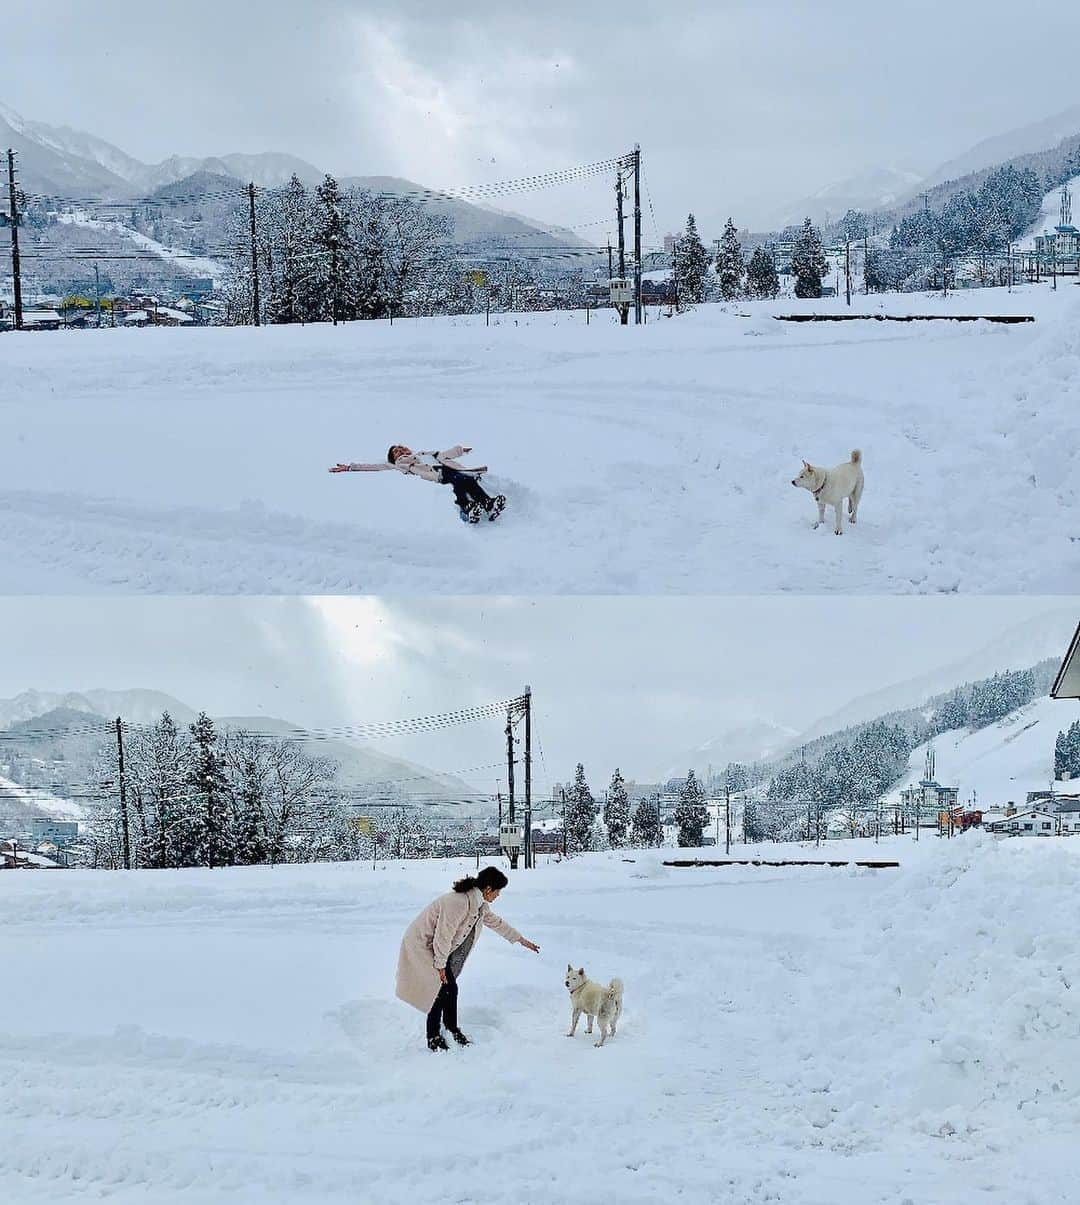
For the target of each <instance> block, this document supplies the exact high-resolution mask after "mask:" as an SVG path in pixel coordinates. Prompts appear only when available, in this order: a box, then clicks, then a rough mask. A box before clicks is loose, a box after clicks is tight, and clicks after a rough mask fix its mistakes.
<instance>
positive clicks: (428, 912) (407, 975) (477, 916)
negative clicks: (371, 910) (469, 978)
mask: <svg viewBox="0 0 1080 1205" xmlns="http://www.w3.org/2000/svg"><path fill="white" fill-rule="evenodd" d="M507 882H508V880H507V877H506V875H504V874H503V873H502V871H501V870H497V869H496V868H495V867H494V866H485V867H484V869H483V870H481V871H480V873H479V874H478V875H477V876H476V878H472V877H471V876H467V877H466V878H464V879H459V880H458V881H457V882H456V883H455V884H454V889H453V891H448V892H447V893H446V894H445V895H440V896H439V898H438V899H437V900H432V902H431V903H430V904H428V906H427V907H426V908H425V909H424V910H423V912H421V913H420V915H419V916H418V917H417V918H416V919H415V920H414V921H413V923H412V924H411V925H410V926H409V927H408V929H406V930H405V936H404V937H403V938H402V939H401V953H400V954H399V955H398V968H397V994H398V997H399V998H400V999H401V1000H404V1001H405V1003H406V1004H411V1005H412V1006H413V1008H417V1009H419V1010H420V1011H421V1012H422V1013H427V1040H428V1049H429V1050H449V1049H450V1048H449V1047H448V1046H447V1044H446V1039H445V1038H444V1037H443V1036H442V1032H441V1031H442V1026H443V1025H444V1024H445V1026H446V1028H447V1029H448V1030H449V1031H450V1033H451V1034H452V1035H453V1038H454V1041H455V1042H457V1044H458V1045H459V1046H468V1044H469V1039H468V1038H467V1037H466V1036H465V1035H464V1034H463V1033H462V1032H461V1030H460V1029H458V1020H457V995H458V989H457V980H458V976H459V975H460V974H461V968H462V967H463V966H464V965H465V959H466V958H468V956H469V952H470V951H471V950H472V948H473V946H474V944H475V943H476V939H477V938H478V937H479V936H480V929H481V928H482V927H483V926H484V925H487V927H488V928H489V929H494V930H495V932H496V933H498V934H499V936H500V937H505V938H506V940H507V941H509V942H512V943H514V944H515V945H522V946H525V947H526V948H527V949H529V950H532V951H533V952H534V953H536V954H539V953H540V947H539V946H535V945H533V943H532V942H531V941H526V939H525V938H524V937H522V936H521V934H520V933H519V932H518V931H517V930H516V929H515V928H513V927H512V926H511V925H508V924H507V923H506V921H504V920H503V919H502V917H501V916H496V915H495V913H494V912H492V911H491V908H490V905H491V904H492V903H494V902H495V900H497V899H498V898H499V892H500V891H502V889H503V888H504V887H505V886H506V884H507Z"/></svg>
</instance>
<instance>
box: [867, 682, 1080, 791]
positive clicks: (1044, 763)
mask: <svg viewBox="0 0 1080 1205" xmlns="http://www.w3.org/2000/svg"><path fill="white" fill-rule="evenodd" d="M1077 718H1080V708H1077V707H1076V706H1074V705H1071V704H1069V703H1067V702H1064V701H1062V700H1059V699H1050V698H1043V699H1037V700H1036V701H1035V702H1034V703H1029V704H1028V705H1027V706H1026V707H1021V708H1019V710H1017V711H1014V712H1011V713H1010V714H1009V715H1007V716H1005V718H1004V719H1001V720H999V721H998V722H997V723H995V724H990V725H989V726H988V727H986V728H980V729H978V730H977V731H970V730H968V729H966V728H964V729H958V730H953V731H950V732H945V733H942V734H941V735H940V736H937V737H935V738H934V740H933V741H931V742H929V745H920V746H919V747H918V748H917V749H915V750H914V752H913V753H912V754H911V761H910V767H911V768H910V771H909V773H908V774H907V775H906V776H905V778H904V779H903V781H902V782H901V783H899V784H898V785H897V786H896V788H895V790H893V791H891V792H890V794H889V798H895V797H897V796H898V794H899V792H900V791H901V790H903V789H904V788H905V787H908V786H912V785H914V784H915V783H917V782H919V781H920V780H921V779H922V777H923V773H924V767H925V762H926V751H927V748H928V747H930V746H932V747H933V750H934V758H935V763H936V770H935V777H936V779H937V781H938V782H940V783H943V784H945V785H946V786H955V787H958V788H959V790H960V794H959V799H960V802H961V803H962V804H965V805H966V804H969V803H970V802H971V801H972V798H973V797H974V799H975V801H976V803H977V805H978V806H979V807H981V808H984V809H986V808H995V809H997V808H1001V807H1003V806H1004V805H1005V804H1006V803H1008V802H1010V801H1012V802H1015V803H1017V804H1023V802H1024V800H1025V798H1026V793H1027V792H1028V791H1040V790H1047V789H1048V788H1049V787H1050V783H1051V781H1052V780H1053V777H1054V742H1055V740H1056V739H1057V735H1058V733H1059V732H1061V731H1062V730H1063V729H1065V728H1068V726H1069V725H1070V724H1071V723H1073V721H1074V720H1076V719H1077ZM1058 785H1059V788H1060V786H1061V784H1058ZM1078 788H1080V783H1074V784H1072V788H1071V789H1073V790H1076V789H1078Z"/></svg>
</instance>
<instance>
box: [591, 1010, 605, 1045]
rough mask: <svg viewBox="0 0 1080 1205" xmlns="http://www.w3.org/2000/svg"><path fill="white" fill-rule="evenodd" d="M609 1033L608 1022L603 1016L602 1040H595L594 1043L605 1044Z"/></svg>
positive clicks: (601, 1021)
mask: <svg viewBox="0 0 1080 1205" xmlns="http://www.w3.org/2000/svg"><path fill="white" fill-rule="evenodd" d="M607 1035H608V1031H607V1022H606V1021H605V1020H604V1018H603V1017H601V1018H600V1041H599V1042H595V1043H593V1044H594V1045H595V1046H603V1044H604V1043H605V1042H606V1041H607Z"/></svg>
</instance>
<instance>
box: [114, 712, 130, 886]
mask: <svg viewBox="0 0 1080 1205" xmlns="http://www.w3.org/2000/svg"><path fill="white" fill-rule="evenodd" d="M116 760H117V764H118V767H119V781H120V828H121V833H122V835H123V842H124V869H125V870H130V869H131V834H130V831H129V829H128V810H127V779H126V778H125V777H124V724H123V721H122V720H121V719H120V717H119V716H117V717H116Z"/></svg>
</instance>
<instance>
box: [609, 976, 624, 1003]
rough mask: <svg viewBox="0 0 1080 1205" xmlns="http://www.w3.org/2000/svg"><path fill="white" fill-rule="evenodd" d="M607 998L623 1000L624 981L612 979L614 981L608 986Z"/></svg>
mask: <svg viewBox="0 0 1080 1205" xmlns="http://www.w3.org/2000/svg"><path fill="white" fill-rule="evenodd" d="M607 997H608V999H609V1000H621V999H622V980H621V979H612V981H611V982H610V983H609V984H608V986H607Z"/></svg>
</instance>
